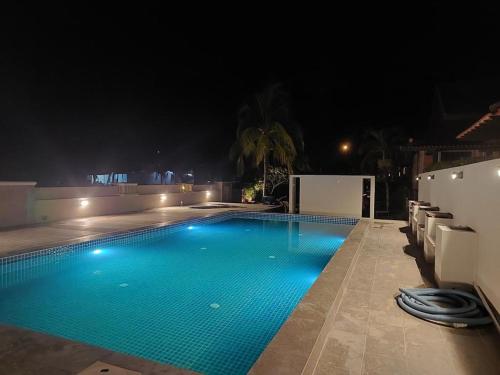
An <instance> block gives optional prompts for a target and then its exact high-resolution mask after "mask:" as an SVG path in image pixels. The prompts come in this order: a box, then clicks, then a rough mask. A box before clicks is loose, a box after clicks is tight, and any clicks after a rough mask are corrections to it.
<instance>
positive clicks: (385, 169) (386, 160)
mask: <svg viewBox="0 0 500 375" xmlns="http://www.w3.org/2000/svg"><path fill="white" fill-rule="evenodd" d="M364 138H365V141H364V142H363V147H362V148H361V152H362V153H363V154H364V157H363V159H362V161H361V170H362V171H363V172H364V171H373V170H375V169H376V170H378V172H379V173H378V176H379V178H380V180H382V181H383V182H384V185H385V210H386V211H387V212H389V201H390V191H389V180H390V177H391V171H392V166H393V159H392V158H393V156H394V155H393V150H394V148H395V146H396V145H397V143H398V141H399V140H400V138H401V137H400V135H399V134H398V131H397V130H396V129H395V128H384V129H380V130H368V131H367V132H366V133H365V136H364Z"/></svg>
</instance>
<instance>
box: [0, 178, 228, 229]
mask: <svg viewBox="0 0 500 375" xmlns="http://www.w3.org/2000/svg"><path fill="white" fill-rule="evenodd" d="M35 184H36V183H35V182H1V181H0V228H6V227H12V226H21V225H29V224H38V223H44V222H52V221H58V220H64V219H71V218H77V217H88V216H98V215H110V214H120V213H126V212H136V211H143V210H148V209H152V208H159V207H170V206H182V205H184V206H185V205H191V204H197V203H203V202H208V201H214V200H216V199H217V198H218V197H219V196H220V194H219V193H218V192H217V185H214V186H211V185H199V186H194V187H193V186H192V185H191V184H178V185H137V184H118V185H113V186H90V187H52V188H36V187H35ZM213 188H214V189H213ZM82 200H86V201H87V202H88V204H87V205H86V206H82V205H81V202H82Z"/></svg>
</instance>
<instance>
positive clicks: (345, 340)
mask: <svg viewBox="0 0 500 375" xmlns="http://www.w3.org/2000/svg"><path fill="white" fill-rule="evenodd" d="M365 340H366V335H364V334H354V333H352V332H347V331H341V330H333V331H332V332H331V333H330V335H329V336H328V339H327V342H326V344H325V346H324V348H323V350H322V352H321V358H320V361H319V362H318V365H317V370H316V374H317V373H322V372H323V373H325V374H326V373H328V372H327V370H328V369H334V370H344V371H349V372H350V373H356V374H359V373H361V365H362V363H363V352H364V346H365Z"/></svg>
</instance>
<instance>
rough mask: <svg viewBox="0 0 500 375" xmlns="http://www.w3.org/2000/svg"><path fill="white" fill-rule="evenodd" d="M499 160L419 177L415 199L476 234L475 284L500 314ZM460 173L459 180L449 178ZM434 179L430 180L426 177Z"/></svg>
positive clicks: (443, 170)
mask: <svg viewBox="0 0 500 375" xmlns="http://www.w3.org/2000/svg"><path fill="white" fill-rule="evenodd" d="M499 168H500V159H494V160H489V161H485V162H481V163H475V164H469V165H465V166H461V167H457V168H450V169H442V170H439V171H433V172H429V173H424V174H421V175H420V176H421V177H422V178H421V180H420V181H419V182H418V199H419V200H424V201H429V202H430V203H431V204H432V205H433V206H439V208H440V210H441V211H445V212H451V213H452V214H453V217H454V218H455V223H456V224H458V225H468V226H470V227H471V228H473V229H474V230H475V231H476V232H477V234H478V249H477V250H478V251H477V258H476V259H477V268H476V277H475V283H476V284H477V285H479V286H480V287H481V289H482V291H483V292H484V293H485V294H486V296H487V297H488V299H489V300H490V301H491V302H492V303H493V305H494V306H495V308H496V309H497V311H500V176H499V175H498V173H499V172H498V170H499ZM460 171H463V179H455V180H453V179H452V178H451V174H452V173H453V172H460ZM429 175H434V180H428V179H427V176H429Z"/></svg>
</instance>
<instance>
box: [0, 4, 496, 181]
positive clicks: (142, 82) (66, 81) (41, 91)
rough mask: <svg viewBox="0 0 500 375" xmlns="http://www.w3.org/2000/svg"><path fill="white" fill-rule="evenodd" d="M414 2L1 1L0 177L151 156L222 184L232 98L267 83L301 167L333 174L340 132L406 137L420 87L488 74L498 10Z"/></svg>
mask: <svg viewBox="0 0 500 375" xmlns="http://www.w3.org/2000/svg"><path fill="white" fill-rule="evenodd" d="M425 3H426V4H424V5H422V4H418V3H413V4H411V5H412V6H411V7H409V6H406V7H404V8H403V7H401V6H395V5H385V8H384V5H381V4H380V3H377V4H376V7H373V8H367V7H365V6H362V5H361V3H360V4H357V5H356V8H354V9H340V8H335V6H336V5H335V4H334V3H331V4H330V5H331V7H329V8H325V9H320V8H315V9H309V10H308V9H303V8H298V9H290V8H289V7H290V6H291V5H290V4H288V5H287V6H286V8H285V7H284V8H282V9H270V8H269V6H266V7H262V8H259V7H258V6H257V4H250V3H247V4H246V5H245V6H246V7H247V8H250V9H245V6H242V8H241V9H238V8H215V7H211V8H205V9H201V8H199V7H198V5H196V4H195V3H193V4H192V5H191V8H190V9H187V10H186V9H185V10H176V9H173V8H172V7H171V4H170V2H164V6H163V7H157V8H147V9H146V8H142V7H141V3H137V6H136V7H134V8H127V7H126V6H125V5H123V4H122V5H120V6H119V7H118V6H117V7H114V8H113V9H104V8H102V7H99V8H90V7H84V6H83V5H82V6H81V7H79V8H73V9H61V8H58V9H56V10H54V9H48V8H47V7H45V6H44V7H43V8H40V9H35V8H33V7H29V8H28V7H26V8H25V9H15V10H5V11H4V12H2V15H1V16H0V17H1V22H0V30H1V34H0V127H1V130H2V132H1V138H0V147H1V149H0V156H1V161H0V179H28V180H41V181H42V180H44V181H53V180H57V179H58V178H56V177H55V176H65V178H66V179H68V176H72V177H71V178H74V180H75V181H76V179H77V178H78V176H82V175H85V174H86V173H88V172H100V171H105V170H109V169H112V170H115V171H118V170H121V171H126V170H127V169H137V168H141V167H144V166H146V165H149V164H151V163H154V162H155V161H157V160H158V158H161V160H162V162H163V163H165V164H167V165H169V166H171V168H178V169H182V168H190V167H192V168H195V171H200V170H204V171H208V172H206V173H205V174H207V175H209V177H211V178H216V177H219V178H220V177H225V178H228V177H230V176H231V174H232V169H231V165H230V163H229V161H228V157H227V155H228V150H229V147H230V145H231V143H232V142H233V141H234V136H235V129H236V113H237V110H238V107H239V106H240V105H241V104H242V103H243V102H244V100H245V98H247V97H248V96H249V95H251V94H252V93H254V92H255V91H257V90H259V89H261V88H262V87H264V86H265V85H267V84H270V83H273V82H282V83H283V85H284V87H286V88H287V89H288V90H289V91H290V93H291V96H292V107H293V110H294V113H295V117H296V119H297V120H298V121H299V123H300V124H301V126H302V129H303V132H304V139H305V146H306V153H307V155H308V156H309V158H310V161H311V166H312V167H313V171H314V172H330V173H331V172H334V173H335V172H338V171H339V168H340V169H341V167H340V166H341V165H342V160H341V157H340V156H339V155H338V151H337V145H338V142H339V141H341V140H342V139H351V140H352V141H353V142H354V143H355V144H356V142H357V141H359V137H360V134H362V133H363V131H364V130H365V129H366V128H369V127H372V128H381V127H385V126H398V127H400V128H401V130H402V131H403V132H404V133H405V134H406V135H407V136H408V137H409V136H416V134H417V132H418V131H419V130H420V129H422V128H425V127H427V126H428V123H429V116H430V111H431V102H432V95H433V90H434V87H435V85H436V84H439V83H440V82H453V81H456V80H464V79H465V80H467V79H474V80H475V79H489V77H494V76H498V75H499V74H497V71H498V70H499V66H500V64H499V63H500V58H499V53H498V35H499V32H498V22H497V21H498V9H492V7H491V5H490V6H486V5H484V6H481V5H480V4H476V3H474V4H468V5H467V7H465V6H464V5H460V4H458V2H449V3H445V2H428V3H427V2H425ZM486 109H487V108H485V110H486ZM157 150H160V154H159V155H160V156H158V154H157ZM71 178H69V179H70V180H71ZM47 183H50V182H47Z"/></svg>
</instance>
